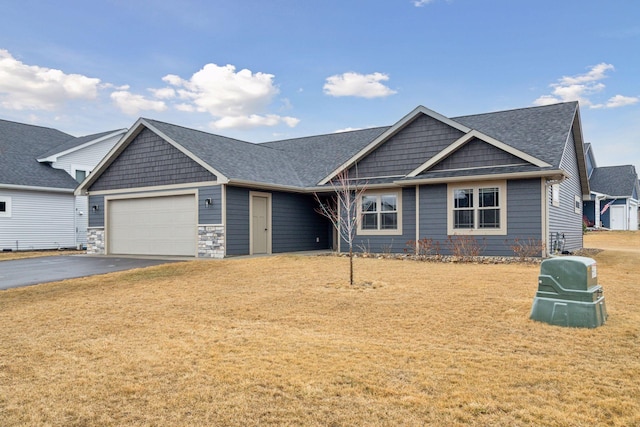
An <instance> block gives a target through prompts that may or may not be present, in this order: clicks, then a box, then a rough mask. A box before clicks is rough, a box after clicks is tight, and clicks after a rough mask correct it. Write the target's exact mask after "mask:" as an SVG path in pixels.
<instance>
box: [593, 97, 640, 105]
mask: <svg viewBox="0 0 640 427" xmlns="http://www.w3.org/2000/svg"><path fill="white" fill-rule="evenodd" d="M638 102H640V98H638V97H637V96H624V95H616V96H612V97H611V98H609V100H608V101H607V103H606V104H596V105H592V106H591V108H617V107H625V106H627V105H633V104H637V103H638Z"/></svg>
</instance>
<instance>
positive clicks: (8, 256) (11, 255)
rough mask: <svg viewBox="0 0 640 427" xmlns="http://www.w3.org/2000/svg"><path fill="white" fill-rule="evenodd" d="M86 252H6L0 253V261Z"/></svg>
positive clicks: (83, 252) (67, 250)
mask: <svg viewBox="0 0 640 427" xmlns="http://www.w3.org/2000/svg"><path fill="white" fill-rule="evenodd" d="M86 253H87V252H86V251H76V250H74V249H64V250H60V251H58V250H53V249H52V250H42V251H8V252H0V261H9V260H12V259H23V258H38V257H43V256H60V255H79V254H86Z"/></svg>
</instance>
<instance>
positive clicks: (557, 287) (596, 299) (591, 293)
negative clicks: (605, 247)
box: [531, 256, 607, 328]
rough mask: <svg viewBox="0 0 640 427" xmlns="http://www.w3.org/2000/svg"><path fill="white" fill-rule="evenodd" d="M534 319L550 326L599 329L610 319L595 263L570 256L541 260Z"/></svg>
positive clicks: (534, 303)
mask: <svg viewBox="0 0 640 427" xmlns="http://www.w3.org/2000/svg"><path fill="white" fill-rule="evenodd" d="M531 319H533V320H538V321H541V322H546V323H549V324H551V325H558V326H570V327H577V328H597V327H598V326H601V325H603V324H604V322H605V321H606V320H607V308H606V306H605V304H604V295H603V294H602V287H601V286H600V285H598V274H597V271H596V261H595V260H593V259H591V258H586V257H579V256H567V257H558V258H550V259H546V260H544V261H542V264H541V265H540V276H538V292H536V297H535V298H534V300H533V307H532V308H531Z"/></svg>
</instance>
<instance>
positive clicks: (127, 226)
mask: <svg viewBox="0 0 640 427" xmlns="http://www.w3.org/2000/svg"><path fill="white" fill-rule="evenodd" d="M196 208H197V203H196V198H195V195H194V194H188V195H180V196H164V197H146V198H140V199H122V200H109V201H108V217H107V221H108V222H107V239H108V247H107V251H108V253H110V254H121V255H125V254H126V255H180V256H195V255H196V249H197V246H196V245H197V242H196V239H197V232H198V230H197V214H196Z"/></svg>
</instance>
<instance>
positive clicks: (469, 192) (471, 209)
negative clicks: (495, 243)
mask: <svg viewBox="0 0 640 427" xmlns="http://www.w3.org/2000/svg"><path fill="white" fill-rule="evenodd" d="M506 199H507V190H506V185H505V183H504V182H492V183H479V184H456V185H449V190H448V203H447V206H448V210H449V215H448V221H447V222H448V232H449V234H469V233H475V234H506V232H507V225H506V218H507V216H506Z"/></svg>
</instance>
